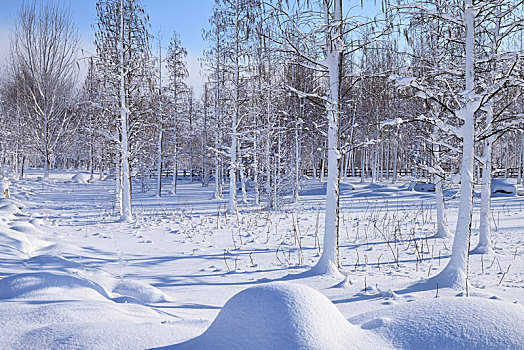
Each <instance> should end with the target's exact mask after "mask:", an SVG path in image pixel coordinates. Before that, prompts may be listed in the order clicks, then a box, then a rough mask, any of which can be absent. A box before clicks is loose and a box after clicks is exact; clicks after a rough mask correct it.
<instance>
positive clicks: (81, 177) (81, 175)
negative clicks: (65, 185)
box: [71, 173, 91, 184]
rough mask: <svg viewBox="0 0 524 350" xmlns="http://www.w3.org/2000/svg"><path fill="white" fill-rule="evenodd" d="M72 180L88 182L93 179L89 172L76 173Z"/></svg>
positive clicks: (81, 182)
mask: <svg viewBox="0 0 524 350" xmlns="http://www.w3.org/2000/svg"><path fill="white" fill-rule="evenodd" d="M71 180H72V181H73V182H76V183H79V184H88V183H89V181H91V175H90V174H87V173H76V174H75V175H74V176H73V177H72V178H71Z"/></svg>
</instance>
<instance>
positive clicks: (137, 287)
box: [112, 279, 168, 304]
mask: <svg viewBox="0 0 524 350" xmlns="http://www.w3.org/2000/svg"><path fill="white" fill-rule="evenodd" d="M112 292H113V293H118V294H120V295H122V296H125V297H131V298H134V299H136V300H138V301H140V302H143V303H148V304H150V303H160V302H164V301H167V299H168V298H167V297H166V295H165V294H164V293H163V292H161V291H160V290H159V289H157V288H155V287H153V286H151V285H149V284H146V283H143V282H139V281H133V280H126V279H124V280H118V281H117V282H116V283H115V285H114V287H113V290H112ZM117 299H118V298H117Z"/></svg>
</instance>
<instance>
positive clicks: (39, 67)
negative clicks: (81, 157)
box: [11, 1, 79, 177]
mask: <svg viewBox="0 0 524 350" xmlns="http://www.w3.org/2000/svg"><path fill="white" fill-rule="evenodd" d="M78 45H79V36H78V33H77V31H76V30H75V28H74V25H73V19H72V17H71V13H70V12H69V11H67V10H66V9H64V8H63V7H61V6H60V5H54V4H51V3H50V2H45V3H43V4H41V5H37V2H36V1H33V2H32V3H31V4H23V5H22V6H21V7H20V10H19V12H18V16H17V19H16V22H15V25H14V30H13V36H12V39H11V55H12V56H13V61H12V62H13V64H15V65H16V68H15V70H14V71H15V72H16V73H15V74H16V76H15V79H16V80H18V81H20V82H21V84H20V88H21V90H20V93H21V95H22V96H24V97H25V98H24V103H25V107H26V112H27V113H28V114H29V115H31V124H32V125H31V128H30V130H31V138H32V141H33V142H34V145H35V147H36V149H37V150H38V152H40V153H41V155H42V156H43V158H44V177H48V176H49V167H50V163H51V162H52V160H53V157H54V152H55V149H56V147H57V146H58V144H59V143H60V141H61V140H62V138H63V137H64V135H65V133H66V132H67V131H68V128H69V127H70V126H71V120H72V113H70V108H69V107H70V102H71V98H72V96H73V93H74V90H75V89H74V87H75V82H76V77H77V73H78V69H77V65H76V52H77V49H78Z"/></svg>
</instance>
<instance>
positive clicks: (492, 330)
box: [350, 297, 524, 349]
mask: <svg viewBox="0 0 524 350" xmlns="http://www.w3.org/2000/svg"><path fill="white" fill-rule="evenodd" d="M350 321H352V322H353V323H356V324H360V325H361V327H362V328H363V329H370V330H373V331H374V332H376V333H377V334H379V335H381V336H383V337H385V338H386V339H389V340H390V341H391V342H392V344H393V345H394V347H395V348H396V349H524V307H522V306H520V305H518V304H512V303H508V302H504V301H500V300H490V299H483V298H474V297H469V298H458V297H455V298H439V299H427V300H420V301H413V302H410V303H407V304H402V305H395V306H391V307H388V308H384V309H379V310H375V311H372V312H369V313H365V314H362V315H359V316H356V317H354V318H352V319H350Z"/></svg>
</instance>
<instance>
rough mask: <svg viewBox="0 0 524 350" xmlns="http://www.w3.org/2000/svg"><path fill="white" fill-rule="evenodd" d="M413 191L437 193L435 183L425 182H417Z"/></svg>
mask: <svg viewBox="0 0 524 350" xmlns="http://www.w3.org/2000/svg"><path fill="white" fill-rule="evenodd" d="M413 190H414V191H416V192H435V184H433V183H425V182H417V183H416V184H415V185H414V186H413Z"/></svg>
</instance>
